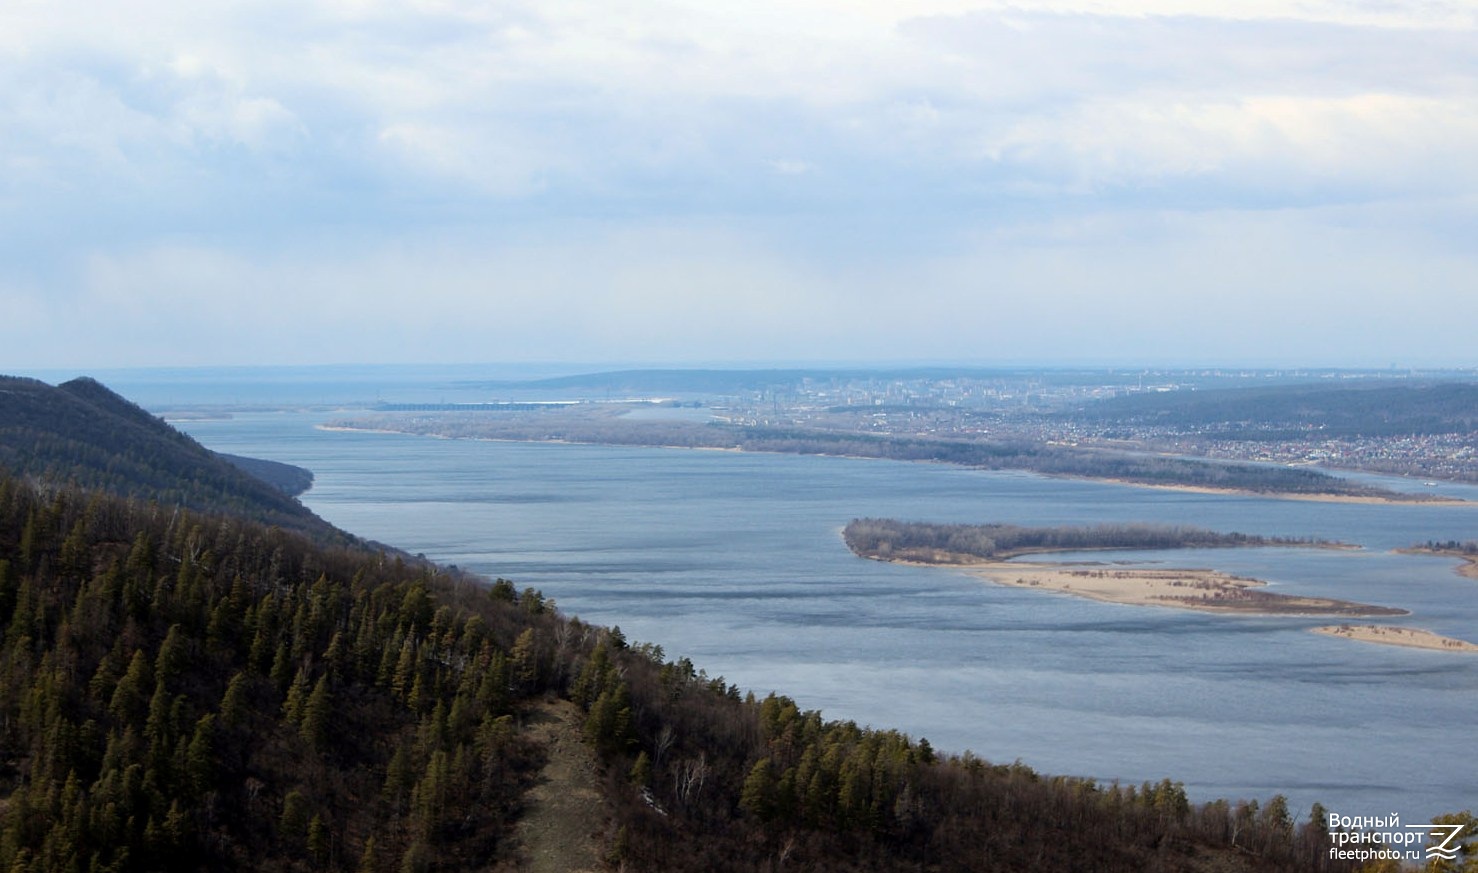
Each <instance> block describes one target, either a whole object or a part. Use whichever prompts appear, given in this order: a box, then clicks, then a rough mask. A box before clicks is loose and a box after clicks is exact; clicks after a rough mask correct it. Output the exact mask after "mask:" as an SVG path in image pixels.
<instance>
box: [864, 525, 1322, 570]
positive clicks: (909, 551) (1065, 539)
mask: <svg viewBox="0 0 1478 873" xmlns="http://www.w3.org/2000/svg"><path fill="white" fill-rule="evenodd" d="M842 538H843V539H844V540H845V541H846V543H847V547H848V548H850V549H851V550H852V551H853V552H855V553H856V554H858V555H860V556H862V557H865V558H880V559H884V560H913V561H925V562H928V563H958V562H960V561H969V560H980V559H986V560H1004V559H1006V558H1010V557H1014V556H1016V555H1022V554H1027V553H1030V552H1067V551H1079V550H1095V549H1144V550H1150V549H1188V548H1203V549H1204V548H1229V547H1238V546H1311V545H1327V544H1328V543H1327V541H1323V540H1316V539H1310V538H1300V537H1281V536H1279V537H1266V536H1259V535H1256V534H1244V533H1235V532H1234V533H1218V532H1216V531H1211V530H1206V529H1204V528H1198V527H1190V526H1186V525H1162V524H1095V525H1080V526H1062V527H1021V526H1018V525H1012V524H936V523H931V522H918V521H897V520H894V519H887V518H854V519H852V521H850V522H848V523H847V526H846V527H845V528H843V529H842Z"/></svg>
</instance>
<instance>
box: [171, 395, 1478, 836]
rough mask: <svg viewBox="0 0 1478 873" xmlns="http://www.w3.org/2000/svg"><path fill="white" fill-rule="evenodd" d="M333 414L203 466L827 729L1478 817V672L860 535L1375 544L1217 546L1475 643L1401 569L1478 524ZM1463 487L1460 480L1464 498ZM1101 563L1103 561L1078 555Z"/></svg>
mask: <svg viewBox="0 0 1478 873" xmlns="http://www.w3.org/2000/svg"><path fill="white" fill-rule="evenodd" d="M326 417H328V415H326V414H325V415H313V414H304V413H283V414H255V415H247V416H238V417H237V418H235V419H233V420H229V421H202V422H192V423H187V424H185V425H184V427H185V428H186V429H187V430H189V431H190V432H191V433H192V434H193V435H195V436H196V437H197V438H198V439H200V440H201V441H202V442H204V443H205V444H206V445H208V446H211V447H213V448H217V449H220V450H224V451H231V452H239V453H243V454H252V455H257V456H260V457H267V458H272V459H276V460H282V461H288V462H291V463H295V464H300V465H303V466H306V467H308V468H310V469H312V470H313V471H314V472H315V474H316V475H317V484H316V485H315V487H314V488H313V490H312V491H310V492H309V493H308V494H307V495H305V502H306V503H307V504H308V505H309V506H310V507H312V508H313V509H314V510H315V511H316V512H318V513H319V514H320V515H322V516H323V517H324V518H326V519H328V520H329V521H331V522H333V523H334V524H337V525H339V526H341V527H344V528H346V529H348V530H351V531H353V532H355V533H358V534H360V535H362V536H366V537H370V538H373V539H378V540H382V541H384V542H388V543H392V544H395V545H397V546H400V547H402V548H405V549H407V550H409V551H411V552H423V553H425V554H426V555H427V556H428V557H431V558H434V559H435V560H437V561H441V562H445V563H452V564H457V565H459V566H462V567H466V568H469V569H473V570H476V571H479V572H482V573H486V574H488V575H501V576H505V577H508V578H511V579H513V580H515V581H516V582H517V583H519V584H520V585H533V586H536V587H538V588H541V589H543V590H544V591H545V592H546V593H547V594H549V595H551V596H553V597H555V598H556V599H557V600H558V602H559V604H560V606H561V608H562V609H564V610H565V611H567V612H569V613H573V614H577V615H579V616H581V617H582V618H584V619H586V620H588V621H592V622H598V623H602V624H619V625H620V626H621V628H622V629H623V630H624V631H625V632H626V634H627V636H628V637H630V638H633V639H637V640H643V641H652V642H657V643H660V644H661V645H662V646H663V647H664V648H665V649H666V652H667V654H668V656H669V657H677V656H680V655H686V656H688V657H691V658H692V659H693V660H694V662H695V663H696V664H698V665H699V666H701V667H703V668H705V669H706V670H707V671H708V672H709V674H710V675H723V676H725V677H726V678H727V679H728V680H729V681H731V682H734V683H737V684H738V685H739V686H740V687H742V688H745V689H752V690H754V691H755V692H757V693H760V694H763V693H765V692H767V691H770V690H777V691H780V692H782V693H785V694H789V695H791V696H793V697H795V698H797V699H798V700H799V701H800V703H801V704H802V705H803V706H804V707H807V708H820V709H822V710H823V711H824V713H825V714H826V715H827V716H829V717H834V718H850V719H855V720H857V721H858V722H861V723H867V724H872V725H875V726H879V727H895V728H898V729H901V730H904V731H907V732H909V733H910V734H912V735H914V736H927V737H928V738H929V739H930V741H931V742H932V743H934V744H935V745H936V746H938V747H941V748H946V749H951V750H956V751H959V750H964V749H966V748H969V749H973V750H974V751H976V752H977V753H978V754H981V755H983V756H985V757H986V758H988V759H991V760H996V761H1011V760H1013V759H1017V758H1019V759H1021V760H1022V761H1024V762H1025V763H1027V764H1029V765H1031V766H1033V767H1035V768H1038V769H1040V770H1043V771H1047V772H1052V773H1071V774H1078V775H1091V776H1095V777H1098V778H1100V779H1105V780H1109V779H1119V780H1123V781H1131V782H1139V781H1142V780H1145V779H1151V780H1158V779H1160V778H1161V777H1164V776H1169V777H1171V778H1173V779H1177V780H1182V781H1184V782H1185V783H1186V785H1187V788H1188V790H1189V791H1190V792H1191V793H1192V795H1193V796H1194V797H1196V798H1197V799H1210V798H1212V797H1218V796H1226V797H1233V798H1237V797H1255V798H1259V799H1265V798H1267V797H1268V796H1270V795H1272V794H1273V793H1279V792H1281V793H1284V794H1287V795H1288V796H1289V798H1290V800H1291V805H1292V807H1293V808H1294V809H1296V810H1299V809H1302V810H1305V811H1306V810H1307V809H1308V807H1309V805H1310V804H1311V803H1312V802H1313V801H1315V800H1318V801H1321V802H1323V803H1324V804H1325V805H1326V806H1328V807H1330V808H1331V809H1333V810H1334V811H1338V812H1342V813H1343V814H1370V815H1374V814H1385V813H1388V812H1391V811H1400V812H1401V813H1402V814H1403V816H1404V817H1406V819H1407V820H1409V821H1410V820H1416V819H1417V817H1419V816H1420V817H1426V816H1430V815H1433V814H1435V813H1438V812H1442V811H1449V810H1456V809H1461V808H1466V807H1471V806H1473V805H1474V802H1475V800H1478V794H1475V790H1474V787H1473V786H1474V784H1475V783H1474V778H1473V777H1474V768H1473V766H1472V765H1471V763H1469V762H1470V760H1471V755H1470V754H1468V753H1467V748H1468V744H1469V742H1470V738H1471V728H1472V725H1473V724H1474V722H1475V720H1478V656H1471V655H1468V656H1464V655H1457V654H1451V653H1442V652H1427V651H1421V650H1411V649H1399V648H1389V647H1381V646H1373V645H1364V644H1359V643H1354V642H1350V641H1346V640H1336V639H1330V638H1326V637H1321V636H1316V635H1314V634H1310V633H1307V632H1306V631H1307V629H1308V628H1310V627H1313V626H1315V625H1317V624H1320V623H1321V622H1319V621H1318V620H1310V619H1300V618H1273V617H1227V616H1209V615H1201V614H1196V613H1186V612H1178V611H1174V610H1167V609H1154V608H1143V607H1129V606H1117V605H1111V604H1102V603H1096V602H1092V601H1086V600H1080V599H1076V598H1072V597H1067V596H1061V595H1054V594H1049V593H1045V592H1038V591H1025V590H1020V589H1011V588H1003V587H997V586H993V585H990V584H988V583H984V582H980V581H977V580H975V579H972V578H970V577H968V576H965V575H963V574H960V573H956V572H952V571H948V570H938V569H927V568H910V567H902V566H893V565H887V564H881V563H876V562H871V561H864V560H860V559H857V558H855V557H854V556H852V555H851V553H850V552H848V551H847V549H846V547H845V546H844V545H843V544H842V542H841V539H840V536H839V532H840V529H841V527H842V525H844V524H845V523H846V522H847V521H848V520H849V519H851V518H853V517H855V516H868V515H871V516H891V517H900V518H909V519H926V520H936V521H966V522H971V521H973V522H982V521H1006V522H1013V523H1019V524H1043V525H1053V524H1075V523H1094V522H1102V521H1116V520H1118V521H1150V522H1171V523H1189V524H1196V525H1201V526H1205V527H1210V528H1214V529H1217V530H1227V531H1230V530H1237V531H1243V532H1247V533H1260V534H1270V535H1271V534H1284V535H1299V536H1314V537H1327V538H1332V539H1340V540H1344V541H1349V542H1356V543H1360V544H1362V545H1364V546H1366V547H1367V548H1366V549H1365V550H1363V551H1356V552H1340V551H1323V550H1289V549H1264V550H1240V551H1232V550H1209V551H1186V552H1180V553H1169V554H1167V553H1156V554H1138V555H1129V554H1125V553H1114V554H1113V555H1112V556H1111V557H1112V559H1114V560H1126V559H1130V560H1132V559H1141V560H1153V561H1165V562H1168V563H1173V564H1175V565H1181V566H1211V567H1216V568H1218V569H1223V570H1228V571H1232V572H1237V573H1246V574H1249V575H1256V576H1258V577H1261V578H1264V579H1268V580H1270V581H1271V582H1273V583H1274V584H1275V585H1276V586H1278V588H1280V589H1282V590H1288V591H1297V592H1301V593H1309V594H1315V595H1328V596H1335V597H1344V598H1349V599H1354V600H1360V601H1365V602H1370V603H1379V604H1387V605H1392V606H1399V607H1403V608H1406V609H1409V610H1411V611H1412V612H1413V615H1412V616H1410V617H1409V618H1403V619H1398V620H1397V621H1398V622H1399V623H1405V624H1410V625H1412V626H1419V627H1426V628H1429V629H1432V630H1435V631H1437V632H1439V633H1446V634H1451V635H1455V636H1460V637H1465V638H1468V639H1478V582H1474V581H1472V580H1466V579H1463V578H1461V577H1459V576H1457V575H1456V574H1455V573H1454V572H1453V566H1454V562H1452V561H1449V560H1443V559H1435V558H1423V557H1414V556H1400V555H1393V554H1390V553H1389V551H1388V550H1389V549H1391V548H1394V547H1399V546H1406V545H1410V544H1412V543H1413V542H1419V541H1423V540H1426V539H1428V538H1439V539H1446V538H1458V539H1469V538H1473V537H1474V536H1478V506H1475V507H1424V506H1361V505H1343V504H1321V503H1311V502H1299V501H1280V500H1267V499H1258V498H1250V497H1249V498H1238V497H1222V496H1208V495H1197V494H1179V493H1174V492H1168V491H1155V490H1148V489H1136V488H1126V487H1119V486H1110V485H1102V484H1095V483H1084V482H1070V481H1059V480H1051V479H1045V478H1041V477H1036V476H1032V475H1025V474H1011V473H984V472H978V471H971V470H965V469H960V468H954V467H946V466H937V465H926V464H905V463H894V462H887V461H861V460H848V459H837V458H815V457H790V456H767V455H753V454H736V453H727V452H708V451H684V450H669V449H640V448H608V447H587V446H565V445H532V444H516V443H493V442H471V441H447V440H437V439H429V438H419V437H406V436H396V435H384V434H355V433H333V432H325V431H320V430H316V429H315V428H314V424H315V423H317V422H318V421H320V420H322V419H323V418H326ZM1454 490H1457V489H1454ZM1076 557H1078V558H1079V559H1081V556H1076Z"/></svg>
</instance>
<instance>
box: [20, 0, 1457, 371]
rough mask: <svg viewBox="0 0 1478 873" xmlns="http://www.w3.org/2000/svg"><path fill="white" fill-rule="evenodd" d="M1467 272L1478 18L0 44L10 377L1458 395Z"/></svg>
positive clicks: (177, 35)
mask: <svg viewBox="0 0 1478 873" xmlns="http://www.w3.org/2000/svg"><path fill="white" fill-rule="evenodd" d="M1227 10H1231V11H1227ZM1475 241H1478V4H1475V3H1473V2H1472V0H1452V2H1442V0H1434V2H1424V0H1405V2H1383V0H1348V2H1345V0H1308V2H1282V0H1243V2H1238V3H1235V4H1211V3H1207V2H1204V0H1194V2H1193V0H1101V2H1090V0H1047V2H1041V3H1022V2H1018V3H995V2H970V0H889V2H873V0H783V2H782V0H742V2H730V0H705V2H701V3H696V2H694V3H688V2H662V0H651V2H627V0H614V2H608V3H590V2H579V3H577V2H568V0H539V2H526V0H500V2H464V0H425V2H379V0H330V2H324V0H291V2H286V0H282V2H279V0H258V2H212V0H203V2H200V3H195V4H181V3H178V2H176V0H137V2H128V3H116V4H99V3H95V2H74V0H7V2H6V3H4V4H0V371H19V370H26V369H34V368H47V367H71V368H87V367H98V368H102V367H135V366H216V365H253V364H283V365H299V364H319V363H397V362H428V363H457V362H492V361H509V362H518V361H524V362H529V361H533V362H559V361H608V362H639V363H644V364H649V363H666V364H704V365H715V364H725V363H733V364H741V363H759V362H765V361H787V362H800V361H816V362H825V361H847V362H854V363H855V362H867V361H876V362H879V363H893V362H961V363H971V364H976V365H992V364H1002V365H1007V364H1009V365H1019V364H1048V365H1050V364H1071V365H1081V364H1105V365H1124V364H1177V363H1180V364H1194V365H1202V364H1216V365H1222V364H1227V365H1269V366H1286V365H1310V366H1315V365H1317V366H1391V365H1395V366H1420V367H1429V366H1438V367H1471V366H1475V365H1478V352H1475V344H1474V342H1473V331H1474V328H1473V325H1475V324H1478V245H1475Z"/></svg>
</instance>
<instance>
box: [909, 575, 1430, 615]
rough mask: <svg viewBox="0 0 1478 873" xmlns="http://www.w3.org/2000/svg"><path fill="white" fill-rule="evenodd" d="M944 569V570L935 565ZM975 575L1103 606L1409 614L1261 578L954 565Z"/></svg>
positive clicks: (1256, 612)
mask: <svg viewBox="0 0 1478 873" xmlns="http://www.w3.org/2000/svg"><path fill="white" fill-rule="evenodd" d="M932 566H940V565H932ZM955 566H958V567H959V568H960V569H963V570H966V571H968V572H970V573H971V574H973V575H976V576H981V577H984V578H986V579H989V580H991V581H992V582H998V583H1000V584H1002V585H1011V586H1014V587H1017V588H1042V589H1046V590H1048V591H1059V592H1062V593H1064V594H1075V595H1077V596H1079V597H1087V598H1090V599H1092V600H1100V601H1103V602H1105V603H1124V604H1130V605H1133V606H1169V607H1174V608H1177V609H1196V610H1201V611H1204V612H1221V613H1235V614H1239V615H1349V616H1365V617H1369V616H1378V615H1379V616H1386V615H1407V614H1408V613H1407V612H1406V610H1404V609H1393V608H1391V607H1388V606H1371V605H1369V604H1365V603H1355V602H1353V601H1349V600H1334V599H1332V598H1327V597H1299V596H1296V595H1291V594H1274V593H1273V592H1271V591H1263V590H1262V588H1263V586H1265V585H1267V583H1266V582H1263V581H1262V580H1260V579H1250V578H1247V577H1245V576H1232V575H1230V574H1227V573H1221V572H1218V571H1216V570H1206V569H1160V568H1142V567H1119V566H1112V565H1107V564H1098V563H1092V564H1059V563H1042V562H1025V561H986V562H981V563H970V564H960V565H955Z"/></svg>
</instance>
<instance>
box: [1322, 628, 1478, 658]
mask: <svg viewBox="0 0 1478 873" xmlns="http://www.w3.org/2000/svg"><path fill="white" fill-rule="evenodd" d="M1312 630H1313V632H1314V633H1316V634H1325V635H1326V636H1331V637H1343V638H1345V639H1347V640H1359V641H1360V642H1362V643H1380V644H1382V645H1386V646H1408V647H1410V648H1414V649H1437V650H1439V651H1443V652H1478V645H1474V644H1472V643H1470V642H1468V641H1467V640H1458V639H1453V638H1452V637H1444V636H1441V635H1439V634H1434V633H1432V632H1431V631H1429V630H1422V629H1421V628H1415V627H1391V626H1382V625H1375V624H1362V625H1349V624H1331V625H1325V626H1324V627H1316V628H1312Z"/></svg>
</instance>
